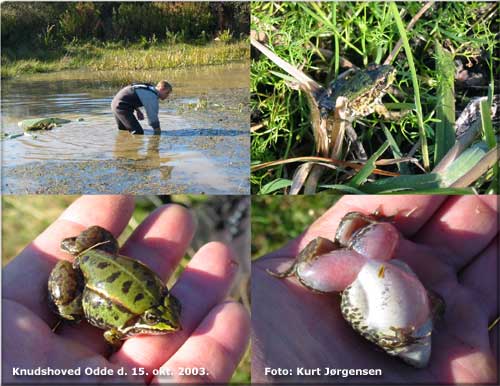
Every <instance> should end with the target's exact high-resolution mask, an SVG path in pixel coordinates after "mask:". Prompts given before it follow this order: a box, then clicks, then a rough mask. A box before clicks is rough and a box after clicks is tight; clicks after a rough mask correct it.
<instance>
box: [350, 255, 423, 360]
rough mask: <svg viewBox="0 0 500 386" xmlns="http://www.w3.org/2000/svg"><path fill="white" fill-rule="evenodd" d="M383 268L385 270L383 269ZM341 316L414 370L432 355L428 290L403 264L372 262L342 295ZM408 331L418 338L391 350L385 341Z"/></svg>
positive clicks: (414, 337) (365, 266) (367, 264)
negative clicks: (397, 332) (397, 333)
mask: <svg viewBox="0 0 500 386" xmlns="http://www.w3.org/2000/svg"><path fill="white" fill-rule="evenodd" d="M382 266H383V268H382ZM342 313H343V315H344V318H345V319H346V320H347V321H348V322H349V323H351V325H352V326H353V328H354V329H355V330H357V331H358V332H360V333H361V334H362V335H363V336H365V337H366V338H367V339H369V340H371V341H372V342H375V343H377V344H378V345H380V346H381V347H382V348H383V349H384V350H386V351H387V352H388V353H389V354H391V355H397V356H398V357H400V358H401V359H403V360H405V361H406V362H408V363H410V364H412V365H413V366H415V367H424V366H426V365H427V362H428V361H429V357H430V353H431V331H432V319H431V311H430V305H429V299H428V296H427V291H426V289H425V288H424V287H423V285H422V284H421V283H420V281H419V280H418V278H417V277H416V275H415V274H414V273H413V271H411V269H410V268H409V267H408V266H407V265H406V264H404V263H402V262H400V261H397V260H391V262H387V261H376V260H371V259H369V260H368V261H367V262H366V264H365V265H364V266H363V268H362V269H361V270H360V272H359V273H358V276H357V278H356V280H355V281H354V282H353V283H352V284H351V285H350V286H349V287H348V288H346V290H345V291H344V292H343V295H342ZM397 330H400V331H407V334H409V335H411V338H412V339H418V341H417V342H412V343H409V344H407V345H401V346H400V347H391V346H388V345H387V344H386V343H384V338H386V337H388V339H389V340H391V338H396V331H397Z"/></svg>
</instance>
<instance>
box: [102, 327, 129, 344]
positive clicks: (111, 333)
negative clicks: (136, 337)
mask: <svg viewBox="0 0 500 386" xmlns="http://www.w3.org/2000/svg"><path fill="white" fill-rule="evenodd" d="M124 337H125V336H124V334H122V333H121V332H120V331H118V330H117V329H116V328H110V329H109V330H107V331H105V332H104V339H106V342H108V343H109V344H111V345H112V346H114V347H117V346H119V345H121V343H122V342H121V341H122V339H123V338H124Z"/></svg>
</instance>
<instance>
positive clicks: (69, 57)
mask: <svg viewBox="0 0 500 386" xmlns="http://www.w3.org/2000/svg"><path fill="white" fill-rule="evenodd" d="M64 50H65V53H66V54H65V55H64V56H62V57H61V58H60V59H58V60H48V61H43V60H38V59H28V60H17V61H10V60H4V61H3V62H2V78H9V77H12V76H17V75H21V74H24V73H37V72H53V71H61V70H68V69H82V70H94V71H99V70H123V71H131V70H162V69H166V68H181V67H190V66H204V65H214V64H224V63H230V62H236V61H242V60H246V59H247V58H248V56H249V47H248V42H247V41H245V40H243V41H238V42H234V43H222V42H213V43H210V44H208V45H203V46H200V45H189V44H185V43H179V44H175V45H171V44H156V45H154V46H152V47H149V48H147V49H145V48H142V47H140V46H139V45H131V46H127V45H119V44H114V45H94V44H90V43H87V44H84V45H81V46H75V45H68V46H66V47H65V48H64Z"/></svg>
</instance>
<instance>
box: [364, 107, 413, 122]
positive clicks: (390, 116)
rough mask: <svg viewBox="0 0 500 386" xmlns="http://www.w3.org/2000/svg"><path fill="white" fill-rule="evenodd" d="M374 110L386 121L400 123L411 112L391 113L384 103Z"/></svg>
mask: <svg viewBox="0 0 500 386" xmlns="http://www.w3.org/2000/svg"><path fill="white" fill-rule="evenodd" d="M373 109H374V111H375V112H376V113H377V114H378V115H380V116H381V117H384V119H387V120H388V121H398V120H400V119H401V118H403V117H405V116H406V115H408V113H409V112H410V111H409V110H404V111H389V110H388V109H387V107H385V106H384V104H383V103H379V104H375V105H374V106H373Z"/></svg>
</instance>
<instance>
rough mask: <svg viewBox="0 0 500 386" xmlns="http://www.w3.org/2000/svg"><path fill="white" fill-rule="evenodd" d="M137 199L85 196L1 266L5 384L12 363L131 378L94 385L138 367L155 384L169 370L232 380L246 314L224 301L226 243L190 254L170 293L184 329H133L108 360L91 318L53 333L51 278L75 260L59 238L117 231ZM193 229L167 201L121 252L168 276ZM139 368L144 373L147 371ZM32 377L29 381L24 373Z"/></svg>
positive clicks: (230, 269)
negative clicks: (58, 266) (156, 332)
mask: <svg viewBox="0 0 500 386" xmlns="http://www.w3.org/2000/svg"><path fill="white" fill-rule="evenodd" d="M132 210H133V200H132V199H131V198H128V197H123V196H120V197H119V196H84V197H82V198H80V199H78V200H77V201H76V202H75V203H74V204H73V205H72V206H70V207H69V208H68V209H67V210H66V211H65V212H64V213H63V215H61V217H60V218H59V219H58V220H57V221H56V222H54V223H53V224H52V225H51V226H50V227H49V228H48V229H47V230H46V231H45V232H43V233H42V234H41V235H40V236H39V237H38V238H37V239H36V240H35V241H33V243H31V244H30V245H29V246H28V247H27V248H26V249H25V250H24V251H23V252H22V253H21V254H20V255H19V256H18V257H17V258H16V259H15V260H13V261H12V262H11V263H10V264H9V265H8V266H7V267H6V268H5V270H4V276H3V278H4V286H3V297H4V299H3V306H4V309H3V311H4V320H3V322H4V328H5V330H4V331H9V333H8V334H4V340H3V347H4V366H3V376H4V379H5V380H6V381H13V380H22V379H26V378H17V377H16V378H13V376H12V371H13V368H14V367H17V368H21V369H33V368H37V367H38V366H40V367H42V368H46V367H51V368H53V369H72V368H81V369H82V376H81V377H70V378H64V377H61V376H59V377H44V378H36V380H37V382H38V381H39V382H49V383H52V384H54V383H57V382H66V383H67V382H70V381H71V382H75V381H77V382H78V381H81V382H89V381H95V380H96V377H94V376H91V375H89V376H85V375H84V373H83V370H84V369H85V368H90V369H96V368H104V367H107V368H108V369H114V370H115V371H116V370H117V369H119V368H121V367H124V368H125V369H126V371H127V372H128V377H123V376H120V377H118V376H105V377H102V378H100V379H99V381H100V382H113V381H115V382H116V381H117V380H119V381H120V382H125V381H126V380H128V379H129V378H130V377H131V376H132V375H134V373H133V372H132V371H131V370H130V369H131V368H133V367H134V368H136V369H137V370H136V372H135V375H136V376H137V379H138V380H139V381H140V382H149V381H152V382H153V383H155V382H160V381H161V378H160V377H153V375H152V372H153V370H154V369H159V368H161V369H163V370H164V371H167V370H170V371H171V372H172V373H173V374H174V375H173V376H170V377H167V378H169V379H173V380H175V381H176V382H190V381H191V382H193V381H198V380H200V378H201V379H202V380H207V379H208V380H212V381H217V382H225V381H227V380H229V379H230V377H231V375H232V372H233V371H234V368H235V367H236V365H237V364H238V361H239V358H240V357H241V355H242V354H243V352H244V350H245V347H246V343H247V341H248V334H249V320H248V315H247V314H246V311H245V310H244V309H243V308H242V307H241V306H240V305H239V304H237V303H234V302H223V301H224V298H225V296H226V293H227V291H228V289H229V286H230V284H231V281H232V279H233V277H234V274H235V271H236V266H235V263H234V262H233V261H232V258H231V252H230V251H229V250H228V248H226V247H225V246H224V245H222V244H219V243H210V244H207V245H206V246H204V247H203V248H201V249H200V250H199V251H198V253H197V254H196V255H195V256H194V257H193V258H192V259H191V261H190V263H189V264H188V266H187V267H186V269H185V270H184V272H183V273H182V274H181V276H180V278H179V280H178V281H177V283H176V284H175V286H174V287H173V289H172V295H173V296H175V297H176V298H178V299H179V301H180V302H181V303H182V314H181V321H180V322H181V324H182V331H179V332H176V333H173V334H169V335H160V336H149V335H139V336H133V337H131V338H129V339H128V340H126V341H124V344H123V345H122V347H121V348H120V349H119V350H118V351H116V352H115V353H113V354H112V355H111V356H109V355H108V354H109V345H108V344H107V343H106V342H105V340H104V339H103V336H102V333H103V330H99V329H96V328H94V327H91V326H90V325H88V324H87V323H80V324H78V325H66V324H65V325H64V326H63V327H62V328H60V329H59V330H57V334H54V333H53V332H52V331H51V327H52V326H54V325H55V323H56V321H57V318H56V317H55V315H54V314H53V313H51V312H50V310H49V307H48V306H47V290H46V286H47V278H48V276H49V273H50V271H51V269H52V268H53V267H54V265H55V263H56V261H54V257H57V258H58V259H68V260H71V259H72V258H71V256H69V255H68V254H66V253H64V252H62V251H61V250H60V249H59V244H60V242H61V240H62V239H64V238H65V237H68V236H74V235H76V234H78V233H79V232H80V231H82V230H83V229H85V228H87V227H88V226H90V225H94V224H99V225H101V226H103V227H104V228H106V229H108V230H110V231H111V232H112V233H113V234H114V235H115V236H116V235H118V234H120V233H121V232H122V230H123V229H124V228H125V226H126V224H127V223H128V220H129V218H130V216H131V214H132ZM193 233H194V226H193V223H192V220H191V217H190V216H189V213H188V212H187V211H186V210H185V209H183V208H181V207H178V206H175V205H168V206H165V207H162V208H160V209H158V210H156V211H155V212H153V213H152V214H151V215H150V216H149V217H148V218H147V219H146V220H145V221H144V222H143V223H142V224H141V225H140V226H139V227H138V228H137V229H136V230H135V231H134V233H133V234H132V236H131V237H130V238H129V240H128V241H127V242H126V243H125V245H124V246H123V248H122V249H121V251H120V253H121V254H123V255H126V256H131V257H134V258H138V259H140V260H141V261H142V262H144V263H145V264H146V265H147V266H148V267H150V268H151V269H152V270H153V271H154V272H155V273H156V274H158V275H159V276H160V277H161V278H162V279H163V280H164V281H166V279H167V278H168V277H169V276H170V275H171V274H172V273H173V271H174V270H175V267H176V266H177V264H178V262H179V261H180V259H181V257H182V256H183V254H184V251H185V249H186V248H187V246H188V245H189V243H190V240H191V237H192V235H193ZM180 367H184V368H204V369H205V370H206V372H207V373H205V374H200V376H199V377H193V376H184V377H181V376H179V375H178V374H176V371H177V369H179V368H180ZM142 371H144V372H147V373H149V375H147V376H146V374H145V373H142ZM30 379H31V380H33V379H35V378H34V377H31V378H30Z"/></svg>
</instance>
